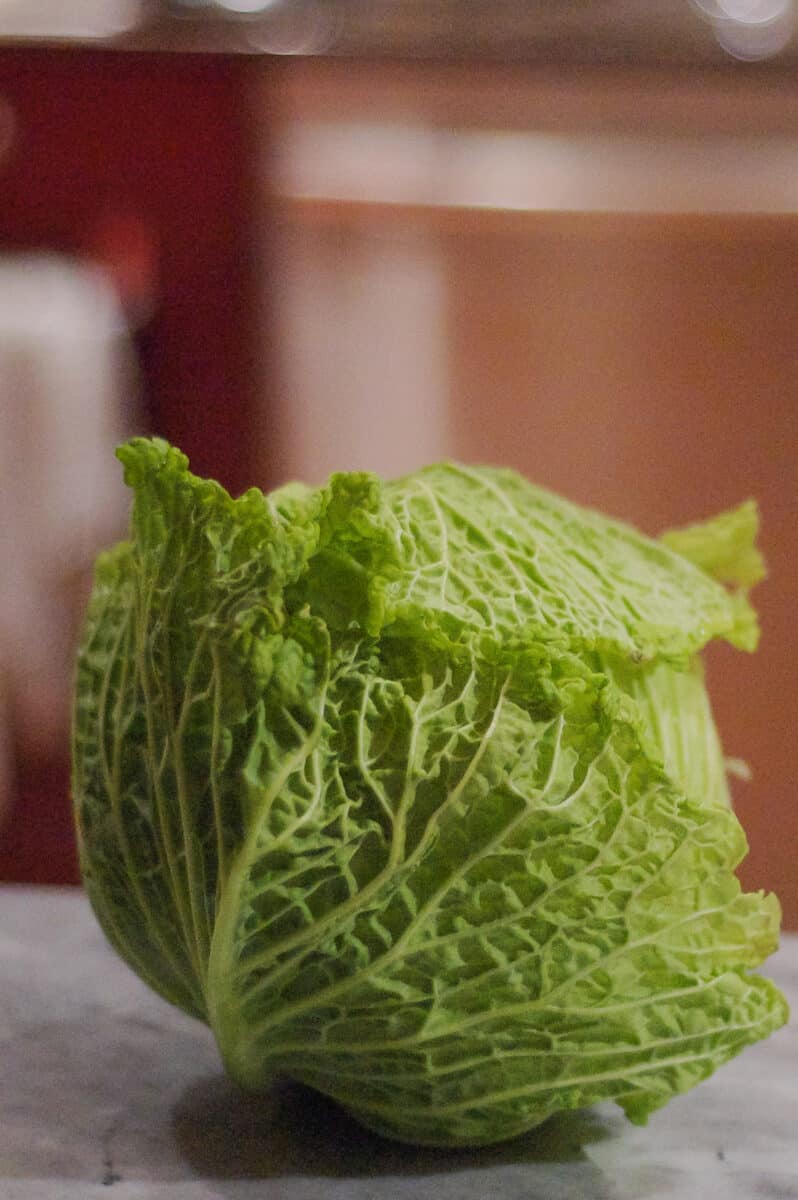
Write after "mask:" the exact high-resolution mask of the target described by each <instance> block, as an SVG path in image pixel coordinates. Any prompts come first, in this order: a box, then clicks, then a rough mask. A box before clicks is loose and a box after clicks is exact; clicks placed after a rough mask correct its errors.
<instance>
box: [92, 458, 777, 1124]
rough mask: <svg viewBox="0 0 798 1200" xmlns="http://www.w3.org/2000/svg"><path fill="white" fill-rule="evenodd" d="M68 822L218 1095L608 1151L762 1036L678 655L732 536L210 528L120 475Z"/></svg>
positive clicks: (170, 466)
mask: <svg viewBox="0 0 798 1200" xmlns="http://www.w3.org/2000/svg"><path fill="white" fill-rule="evenodd" d="M119 457H120V458H121V460H122V462H123V464H124V468H125V474H126V479H127V482H128V484H129V485H130V486H131V487H132V489H133V492H134V507H133V515H132V524H131V536H130V540H129V541H127V542H124V543H123V544H121V545H119V546H117V547H115V548H114V549H112V550H110V551H108V552H107V553H105V554H104V555H103V556H102V557H101V558H100V560H99V562H98V565H97V570H96V579H95V587H94V593H93V597H92V600H91V603H90V608H89V613H88V618H87V623H86V628H85V632H84V637H83V642H82V646H81V650H80V655H79V663H78V677H77V688H76V698H75V711H74V746H73V757H74V796H75V804H76V815H77V824H78V831H79V844H80V854H81V864H82V870H83V875H84V880H85V885H86V888H87V890H88V894H89V897H90V899H91V902H92V904H93V906H94V909H95V911H96V913H97V916H98V918H99V920H100V922H101V924H102V926H103V928H104V930H105V932H106V934H107V936H108V938H109V939H110V941H111V942H112V943H113V945H114V946H115V947H116V948H117V950H118V951H119V952H120V954H121V955H122V956H123V957H124V959H125V960H126V961H127V962H128V963H129V965H130V966H131V967H132V968H133V969H134V970H135V971H137V972H138V973H139V975H140V976H141V977H142V978H143V979H145V980H146V981H147V982H148V983H149V984H151V985H152V987H153V988H155V989H156V991H158V992H159V993H160V994H161V995H162V996H164V997H166V999H167V1000H169V1001H171V1002H172V1003H174V1004H176V1005H178V1006H179V1007H180V1008H182V1009H184V1010H185V1011H186V1012H188V1013H191V1014H194V1015H195V1016H197V1017H199V1018H201V1019H203V1020H205V1021H207V1022H208V1023H209V1024H210V1026H211V1027H212V1029H213V1031H214V1033H215V1036H216V1039H217V1041H218V1044H219V1047H220V1051H221V1054H222V1057H223V1060H224V1063H225V1065H226V1067H227V1069H228V1070H229V1071H230V1072H231V1074H232V1075H233V1076H234V1077H235V1078H236V1079H237V1080H239V1081H240V1082H241V1083H243V1084H244V1085H246V1086H250V1087H255V1088H258V1087H262V1086H265V1085H267V1084H268V1082H269V1080H270V1079H271V1078H272V1077H273V1076H274V1075H288V1076H290V1077H292V1078H294V1079H297V1080H300V1081H303V1082H304V1083H306V1084H309V1085H311V1086H312V1087H314V1088H317V1089H319V1090H320V1091H322V1092H324V1093H326V1094H328V1095H329V1096H332V1097H334V1098H335V1099H336V1100H337V1101H339V1102H340V1103H341V1104H342V1105H343V1106H345V1107H346V1108H347V1109H349V1110H350V1111H351V1112H352V1113H354V1115H355V1116H356V1117H357V1118H358V1119H359V1120H360V1121H361V1122H362V1123H364V1124H365V1125H367V1126H369V1127H371V1128H373V1129H376V1130H378V1131H380V1132H382V1133H384V1134H387V1135H389V1136H392V1137H395V1138H398V1139H402V1140H406V1141H411V1142H418V1143H430V1144H438V1145H453V1144H471V1145H474V1144H480V1143H488V1142H493V1141H498V1140H500V1139H503V1138H508V1137H511V1136H513V1135H515V1134H517V1133H520V1132H521V1131H523V1130H525V1129H528V1128H529V1127H531V1126H533V1125H535V1124H537V1123H538V1122H540V1121H542V1120H544V1119H545V1118H546V1117H547V1116H549V1115H550V1114H552V1113H553V1112H555V1111H556V1110H558V1109H568V1108H576V1107H581V1106H584V1105H588V1104H591V1103H593V1102H596V1101H600V1100H607V1099H611V1100H615V1101H617V1103H618V1104H620V1105H621V1106H622V1108H623V1109H624V1110H625V1112H626V1113H627V1114H628V1116H629V1117H630V1118H631V1119H632V1120H633V1121H639V1122H642V1121H645V1120H646V1118H647V1116H648V1115H649V1113H651V1112H652V1111H653V1110H655V1109H657V1108H659V1107H660V1106H661V1105H663V1104H664V1103H666V1101H668V1100H669V1099H670V1098H671V1097H672V1096H673V1095H675V1094H677V1093H680V1092H684V1091H686V1090H687V1089H688V1088H691V1087H692V1086H693V1085H694V1084H696V1083H698V1082H699V1081H700V1080H702V1079H704V1078H705V1077H706V1076H707V1075H709V1074H710V1073H711V1072H712V1071H713V1070H714V1069H715V1068H716V1067H718V1066H719V1065H721V1064H722V1063H723V1062H725V1061H726V1060H727V1059H729V1058H731V1057H732V1056H733V1055H735V1054H736V1053H737V1052H738V1051H740V1050H741V1049H742V1048H743V1047H744V1046H746V1045H747V1044H749V1043H751V1042H754V1041H756V1040H757V1039H759V1038H762V1037H764V1036H766V1035H767V1034H769V1033H770V1032H771V1031H773V1030H774V1029H776V1028H777V1027H778V1026H780V1025H781V1024H782V1023H783V1022H784V1020H785V1017H786V1010H785V1004H784V1000H783V998H782V997H781V995H780V994H779V992H778V991H777V990H776V989H775V987H774V986H773V985H772V984H771V983H770V982H769V981H767V980H765V979H763V978H760V977H759V976H757V975H755V974H752V973H751V968H753V967H756V966H757V965H758V964H759V963H761V962H762V960H763V959H764V958H765V957H766V956H767V955H768V954H770V952H771V951H772V950H773V949H774V948H775V945H776V941H777V934H778V922H779V909H778V903H777V901H776V900H775V898H774V897H772V896H768V895H764V894H762V893H756V894H745V893H743V892H742V890H741V888H740V885H739V883H738V881H737V879H736V877H735V875H734V869H735V867H736V866H737V864H738V863H739V861H740V859H741V858H742V857H743V856H744V854H745V852H746V843H745V838H744V835H743V832H742V830H741V828H740V825H739V823H738V821H737V818H736V817H735V816H734V814H733V812H732V810H731V807H730V805H729V802H728V793H727V789H726V781H725V773H724V762H723V755H722V751H721V747H720V744H719V740H718V736H717V734H716V731H715V726H714V724H713V720H712V715H711V712H710V708H709V703H708V699H707V693H706V690H705V687H704V683H703V679H702V672H701V663H700V658H699V652H700V650H701V648H702V647H703V646H704V645H705V643H706V642H707V641H708V640H709V639H711V638H714V637H721V638H725V639H727V640H728V641H730V642H732V643H733V644H734V645H736V646H738V647H741V648H743V649H752V648H753V647H754V645H755V643H756V638H757V625H756V618H755V616H754V613H753V610H752V609H751V607H750V606H749V604H748V601H747V599H746V598H745V591H746V588H747V587H748V586H749V585H750V584H752V583H754V582H755V581H756V579H757V578H758V577H759V576H760V575H761V573H762V569H761V560H760V559H759V556H758V553H757V551H756V550H755V548H754V537H755V533H756V522H757V518H756V510H755V508H754V506H753V505H752V504H750V503H749V504H747V505H743V506H741V507H740V508H739V509H736V510H734V511H733V512H731V513H727V514H725V515H723V516H721V517H719V518H716V519H715V520H714V521H711V522H708V523H707V524H705V525H701V526H693V527H690V528H689V529H687V530H683V531H677V532H674V533H672V534H669V535H666V536H665V538H664V539H663V540H661V541H653V540H649V539H647V538H645V537H643V536H642V535H639V534H638V533H636V532H635V531H634V530H632V529H631V528H629V527H627V526H625V525H622V524H620V523H618V522H614V521H611V520H608V519H607V518H605V517H603V516H600V515H598V514H597V513H594V512H591V511H587V510H584V509H581V508H579V507H577V506H575V505H573V504H570V503H567V502H566V501H564V500H561V499H559V498H558V497H556V496H554V495H552V494H550V493H548V492H545V491H543V490H540V489H538V488H535V487H533V486H532V485H530V484H529V483H527V482H526V481H525V480H523V479H522V478H520V477H519V476H518V475H516V474H514V473H513V472H511V471H507V470H498V469H488V468H474V467H465V466H457V465H453V464H445V465H439V466H433V467H429V468H427V469H425V470H421V471H418V472H417V473H415V474H412V475H409V476H407V477H406V478H404V479H400V480H397V481H394V482H390V483H385V482H382V481H380V480H379V479H378V478H376V477H374V476H372V475H368V474H361V473H356V474H340V475H336V476H333V477H332V479H331V480H330V482H329V483H328V485H327V486H326V487H322V488H318V489H312V488H308V487H304V486H302V485H298V484H292V485H289V486H287V487H285V488H282V489H280V490H278V491H276V492H273V493H272V494H270V495H263V494H262V493H261V492H259V491H257V490H254V489H253V490H251V491H249V492H247V493H246V494H245V495H243V496H242V497H241V498H239V499H237V500H233V499H231V498H230V497H229V496H228V495H227V493H226V492H225V491H224V490H223V489H222V488H221V487H220V486H219V485H218V484H216V483H214V482H211V481H207V480H201V479H198V478H196V477H194V476H193V475H192V474H191V473H190V472H189V471H188V465H187V460H186V459H185V457H184V456H183V455H182V454H181V453H180V452H179V451H178V450H176V449H174V448H172V447H170V446H168V445H167V444H166V443H165V442H163V441H161V440H158V439H153V440H146V439H136V440H134V441H132V442H130V443H128V444H127V445H125V446H124V447H122V449H121V450H120V451H119Z"/></svg>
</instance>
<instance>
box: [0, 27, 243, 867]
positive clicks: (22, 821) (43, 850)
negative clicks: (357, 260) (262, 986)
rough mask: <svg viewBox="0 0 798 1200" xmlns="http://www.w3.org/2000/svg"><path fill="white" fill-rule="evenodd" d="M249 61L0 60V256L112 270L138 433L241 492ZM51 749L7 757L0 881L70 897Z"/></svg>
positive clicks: (65, 812) (62, 785) (60, 56)
mask: <svg viewBox="0 0 798 1200" xmlns="http://www.w3.org/2000/svg"><path fill="white" fill-rule="evenodd" d="M250 70H251V64H250V63H249V62H248V61H247V60H244V59H238V58H229V59H225V58H218V57H213V58H209V57H201V56H198V57H192V58H184V57H182V56H177V55H157V54H148V55H136V54H133V55H131V54H121V53H114V52H109V51H98V52H85V51H72V50H59V51H56V50H36V51H31V50H5V51H3V52H0V99H2V100H3V101H5V102H7V103H8V104H9V105H10V106H11V109H12V111H13V113H14V118H15V135H14V141H13V143H12V145H11V148H10V151H9V152H8V154H7V155H6V156H4V157H3V158H2V159H0V253H5V252H7V251H9V250H14V249H22V248H25V249H31V248H36V249H46V250H55V251H63V252H67V253H77V254H82V253H94V254H100V255H101V256H103V257H104V258H106V259H109V260H111V265H112V267H113V268H114V269H115V270H116V271H117V273H118V275H119V279H120V284H121V286H122V288H123V290H126V291H128V292H129V298H130V299H132V300H135V301H137V302H140V301H141V300H142V298H144V299H149V300H151V301H152V308H151V313H150V315H149V317H148V319H147V320H146V322H145V323H144V324H143V325H142V327H141V329H140V331H139V333H138V339H137V340H138V347H139V352H140V356H141V360H142V364H143V368H144V379H145V397H144V400H145V412H146V420H147V423H148V424H149V426H150V428H151V429H152V430H153V431H155V432H159V433H162V434H163V435H164V436H165V437H167V438H169V439H170V440H172V441H174V442H176V443H178V444H179V445H180V446H181V447H182V448H183V449H184V450H185V451H186V452H187V453H188V454H189V457H190V458H191V461H192V465H193V466H194V468H195V469H196V470H197V471H198V472H199V473H201V474H209V475H213V476H214V477H215V478H217V479H219V480H221V481H222V482H223V483H224V484H225V485H226V486H227V487H228V488H229V489H230V490H232V491H240V490H241V489H242V488H243V487H244V486H246V485H247V484H248V483H249V482H250V481H251V480H252V478H253V470H254V464H253V462H252V461H251V458H252V446H251V444H250V441H249V439H248V434H247V431H248V428H249V426H250V422H251V419H252V415H253V391H254V371H253V369H252V362H253V357H254V356H253V353H252V347H251V342H250V339H251V337H252V336H253V326H254V322H253V321H252V320H250V319H248V317H249V314H250V313H251V300H252V297H253V295H254V287H253V278H252V276H253V273H254V272H253V261H254V253H253V250H252V245H251V231H252V221H251V219H250V218H251V214H250V205H251V203H252V197H253V195H254V189H253V188H252V187H251V186H250V172H251V171H252V170H253V167H254V162H255V156H254V154H253V153H252V143H251V141H250V137H251V123H250V121H249V119H248V105H247V95H248V91H247V81H248V74H249V71H250ZM65 743H66V737H65V738H64V744H62V745H61V746H59V747H58V748H57V749H56V750H55V751H54V752H53V754H52V755H51V756H50V757H45V758H44V759H42V758H39V759H38V760H37V761H25V760H24V759H23V758H22V756H21V755H18V758H19V761H18V763H17V772H18V788H17V792H18V795H17V802H16V808H15V811H14V812H13V813H12V817H11V820H10V821H8V822H7V823H6V825H5V826H4V828H3V832H2V836H0V879H6V880H35V881H38V882H71V881H76V880H77V871H76V864H75V855H74V839H73V836H72V824H71V811H70V803H69V797H68V763H67V751H66V745H65Z"/></svg>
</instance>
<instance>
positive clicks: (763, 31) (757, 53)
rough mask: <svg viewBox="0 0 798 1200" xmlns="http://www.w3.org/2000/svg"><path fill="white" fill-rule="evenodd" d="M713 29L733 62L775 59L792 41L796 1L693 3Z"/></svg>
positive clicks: (710, 0) (703, 0)
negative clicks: (736, 59) (736, 60)
mask: <svg viewBox="0 0 798 1200" xmlns="http://www.w3.org/2000/svg"><path fill="white" fill-rule="evenodd" d="M693 5H694V7H695V8H697V9H698V11H699V12H700V13H701V15H702V16H703V17H705V18H706V19H707V20H708V21H709V22H710V23H711V25H712V28H713V31H714V34H715V37H716V39H717V41H718V44H719V45H720V46H722V47H723V49H724V50H725V51H726V52H727V54H730V55H731V56H732V57H733V58H738V59H741V60H742V61H744V62H756V61H758V60H759V59H763V58H772V57H774V55H776V54H779V53H780V52H781V51H782V50H784V49H785V48H786V47H787V46H788V45H789V43H790V41H791V40H792V36H793V31H794V26H795V0H693Z"/></svg>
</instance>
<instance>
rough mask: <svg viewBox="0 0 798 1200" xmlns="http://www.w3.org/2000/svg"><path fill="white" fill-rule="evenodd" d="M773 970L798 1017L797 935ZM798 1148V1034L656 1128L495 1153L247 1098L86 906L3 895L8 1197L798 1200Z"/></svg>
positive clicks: (549, 1132) (298, 1094)
mask: <svg viewBox="0 0 798 1200" xmlns="http://www.w3.org/2000/svg"><path fill="white" fill-rule="evenodd" d="M766 973H767V974H769V975H771V976H772V977H773V978H774V979H775V980H776V981H777V982H778V983H779V984H780V986H781V987H782V988H783V989H784V990H785V992H786V994H787V996H788V999H790V1000H791V1001H792V1003H793V1005H795V1004H796V1002H797V1001H798V937H794V936H793V937H785V938H784V942H783V945H782V948H781V950H780V951H779V952H778V954H777V955H775V956H774V957H773V958H772V959H771V960H770V961H769V963H768V964H767V969H766ZM797 1131H798V1036H797V1035H796V1028H795V1025H790V1026H788V1027H787V1028H786V1029H784V1030H782V1031H781V1032H779V1033H778V1034H776V1035H775V1036H774V1037H773V1038H771V1039H770V1040H769V1041H767V1042H763V1043H760V1044H759V1045H757V1046H755V1047H752V1048H750V1049H748V1050H747V1051H745V1052H744V1053H743V1054H742V1055H741V1056H740V1057H739V1058H737V1059H736V1060H735V1061H734V1062H733V1063H730V1064H729V1065H728V1066H726V1067H724V1068H723V1069H722V1070H721V1071H720V1072H718V1073H717V1074H716V1075H715V1076H714V1077H713V1078H712V1079H710V1080H708V1081H707V1082H706V1083H704V1084H702V1085H701V1086H700V1087H698V1088H696V1089H695V1090H694V1091H693V1092H691V1093H690V1094H689V1095H687V1096H684V1097H680V1098H678V1099H676V1100H674V1101H672V1102H671V1104H670V1105H669V1106H668V1107H667V1108H666V1109H664V1110H662V1111H661V1112H660V1113H657V1114H655V1115H654V1116H653V1117H652V1118H651V1121H650V1122H649V1125H648V1126H647V1127H646V1128H644V1129H638V1128H635V1127H634V1126H632V1125H629V1124H628V1123H627V1122H626V1121H625V1119H624V1117H623V1116H622V1114H621V1113H620V1110H618V1109H616V1108H615V1107H614V1106H613V1105H608V1106H600V1107H598V1108H595V1109H591V1110H589V1111H587V1112H583V1113H578V1114H567V1115H563V1116H562V1117H559V1118H554V1119H553V1120H552V1121H550V1122H548V1123H547V1124H546V1125H545V1126H543V1127H542V1128H541V1129H539V1130H537V1131H534V1132H533V1133H531V1134H528V1135H527V1136H526V1137H524V1138H520V1139H518V1140H516V1141H514V1142H511V1143H508V1144H506V1145H504V1146H500V1147H495V1148H492V1149H488V1150H479V1151H474V1152H456V1153H453V1152H444V1151H431V1150H413V1149H411V1148H408V1147H405V1146H398V1145H393V1144H390V1143H388V1142H384V1141H381V1140H380V1139H378V1138H377V1137H375V1136H373V1135H371V1134H368V1133H365V1132H364V1131H362V1130H361V1129H360V1128H359V1127H357V1126H356V1125H354V1124H353V1123H352V1122H351V1121H350V1120H349V1119H348V1118H346V1117H345V1116H344V1115H343V1114H342V1113H341V1112H340V1111H339V1110H338V1109H336V1108H335V1107H334V1106H333V1105H332V1104H331V1103H329V1102H328V1101H325V1100H324V1099H323V1098H321V1097H318V1096H315V1095H313V1094H311V1093H309V1092H306V1091H304V1090H302V1089H300V1088H298V1087H293V1086H290V1085H286V1086H285V1087H284V1088H282V1089H281V1090H279V1091H276V1092H275V1094H274V1095H272V1096H270V1097H268V1098H266V1099H264V1098H263V1097H261V1098H257V1099H255V1098H253V1097H250V1096H247V1095H245V1094H243V1093H241V1092H240V1091H239V1090H237V1089H236V1087H235V1086H234V1085H233V1084H232V1083H230V1082H229V1081H228V1080H226V1079H225V1077H224V1076H223V1075H222V1072H221V1067H220V1063H219V1059H218V1055H217V1052H216V1049H215V1047H214V1044H213V1039H212V1038H211V1035H210V1033H209V1031H208V1030H207V1029H205V1028H204V1026H202V1025H200V1024H198V1023H197V1022H194V1021H192V1020H190V1019H189V1018H187V1017H184V1016H182V1015H181V1014H180V1013H178V1012H177V1011H175V1010H173V1009H171V1008H170V1007H169V1006H168V1005H166V1004H165V1003H164V1002H163V1001H161V1000H159V999H158V997H156V996H154V995H152V994H151V993H150V992H149V991H148V990H147V989H146V988H145V986H144V985H143V984H141V983H140V982H139V981H138V980H137V979H136V978H135V977H134V976H133V975H132V974H131V973H130V972H129V971H128V970H127V968H126V967H125V966H124V965H123V964H122V963H121V962H120V961H119V960H118V959H117V958H116V956H115V954H114V953H113V952H112V951H111V950H110V949H109V947H108V946H107V945H106V943H105V942H104V940H103V937H102V934H101V933H100V931H99V929H98V927H97V926H96V924H95V922H94V918H93V917H92V915H91V913H90V911H89V908H88V905H87V904H86V901H85V899H84V898H83V896H82V895H81V894H79V893H77V892H69V891H66V890H59V889H49V890H48V889H40V890H34V889H26V888H8V887H6V888H2V889H0V1197H2V1200H99V1197H103V1198H104V1200H105V1198H107V1197H108V1196H111V1197H112V1200H256V1198H258V1200H427V1198H428V1197H435V1200H472V1198H473V1200H484V1198H485V1197H490V1198H491V1200H493V1198H495V1200H654V1198H656V1200H669V1198H673V1200H676V1198H677V1197H678V1200H716V1198H717V1200H760V1198H763V1200H764V1198H766V1197H767V1198H770V1200H779V1198H781V1200H788V1198H791V1197H794V1198H796V1200H798V1133H797Z"/></svg>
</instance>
